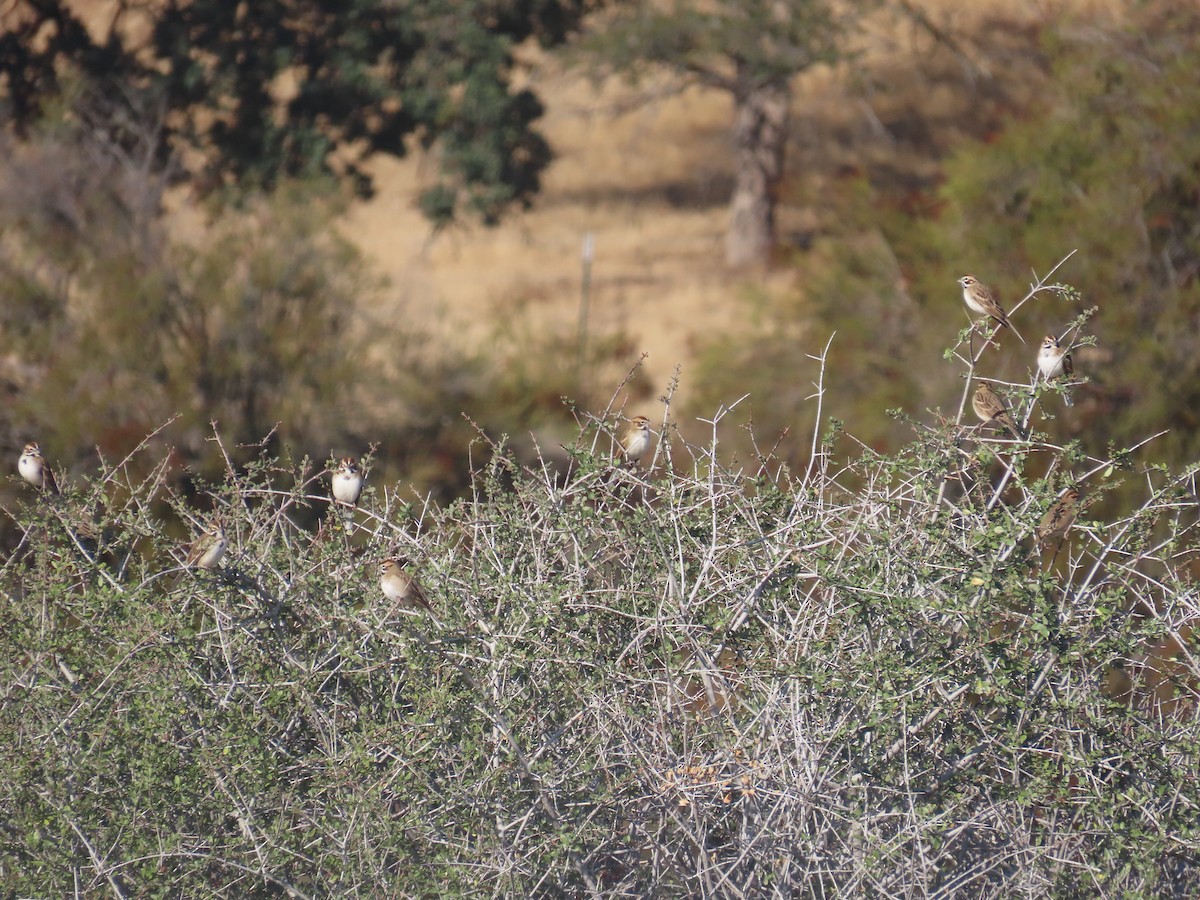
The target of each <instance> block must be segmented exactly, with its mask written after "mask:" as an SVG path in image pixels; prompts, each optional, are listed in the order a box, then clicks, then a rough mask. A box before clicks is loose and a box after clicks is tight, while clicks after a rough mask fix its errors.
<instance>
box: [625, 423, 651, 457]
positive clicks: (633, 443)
mask: <svg viewBox="0 0 1200 900" xmlns="http://www.w3.org/2000/svg"><path fill="white" fill-rule="evenodd" d="M649 449H650V420H649V419H647V418H646V417H645V416H634V417H633V418H632V419H630V420H629V425H627V426H626V428H625V430H624V431H623V432H622V433H621V451H620V452H621V455H622V456H624V457H625V459H627V460H629V461H630V462H631V463H633V464H635V465H636V464H637V463H639V462H641V460H642V457H643V456H645V455H646V451H648V450H649Z"/></svg>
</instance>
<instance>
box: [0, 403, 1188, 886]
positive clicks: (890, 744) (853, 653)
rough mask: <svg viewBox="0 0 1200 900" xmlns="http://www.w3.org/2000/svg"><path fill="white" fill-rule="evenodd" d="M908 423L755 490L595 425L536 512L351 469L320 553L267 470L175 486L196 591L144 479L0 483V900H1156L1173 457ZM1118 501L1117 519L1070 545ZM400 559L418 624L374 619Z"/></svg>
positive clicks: (1181, 543)
mask: <svg viewBox="0 0 1200 900" xmlns="http://www.w3.org/2000/svg"><path fill="white" fill-rule="evenodd" d="M1043 401H1044V402H1047V403H1052V402H1056V398H1055V397H1054V395H1053V393H1052V392H1049V391H1047V392H1045V393H1044V396H1043ZM669 411H670V410H669V407H668V410H667V413H668V415H669ZM664 418H666V416H664ZM718 419H719V417H718ZM912 427H913V428H914V429H915V430H914V432H913V433H914V434H915V439H914V440H913V441H912V442H911V443H910V445H909V446H907V447H906V448H905V449H904V450H903V451H901V452H898V453H896V454H894V455H880V454H876V453H874V452H871V451H866V450H864V451H862V452H861V453H859V454H858V455H857V456H856V458H854V459H853V460H852V461H851V462H850V463H849V465H848V466H846V467H845V468H839V467H838V466H836V465H835V464H834V462H833V458H832V456H831V454H830V452H829V448H830V446H831V444H832V441H833V439H834V437H835V435H834V434H833V433H828V434H824V435H821V436H820V437H821V440H820V441H819V442H817V443H816V444H815V445H814V448H813V449H814V453H813V456H812V461H811V464H809V465H808V467H807V468H806V469H805V470H804V471H803V472H791V471H789V470H788V469H787V468H786V467H784V466H781V465H779V464H778V463H777V462H776V461H775V460H773V459H772V458H770V456H769V455H767V454H764V458H763V459H762V460H761V463H760V464H757V465H756V466H755V467H752V468H751V469H750V470H744V471H743V470H738V471H732V470H730V469H728V468H726V467H725V466H724V465H723V464H722V463H721V462H720V459H719V454H718V448H719V441H720V440H721V439H722V437H723V435H724V432H725V428H726V426H725V425H724V424H723V422H721V421H717V422H716V423H715V424H714V425H713V426H712V429H713V431H712V435H713V436H712V441H711V443H709V444H708V445H705V446H693V445H689V444H686V443H684V442H683V441H681V440H680V439H679V438H677V437H674V436H673V429H672V428H671V427H670V426H669V424H668V425H667V426H666V427H664V428H663V429H662V433H663V435H664V436H665V440H664V441H663V442H662V443H661V444H660V445H659V447H658V452H657V456H656V459H655V462H654V464H653V466H652V467H650V468H648V469H647V470H645V471H642V470H634V469H629V468H619V469H614V468H613V466H612V465H611V463H610V462H609V460H610V454H609V448H610V440H609V438H608V436H607V431H606V430H605V429H604V428H597V427H596V426H595V425H594V424H593V425H591V426H589V427H588V429H587V430H585V432H584V433H583V434H581V436H580V439H579V440H578V441H577V442H576V444H575V445H574V447H573V448H572V449H571V453H572V456H573V458H574V464H575V469H574V472H573V475H572V477H571V479H570V480H569V482H567V483H566V484H565V485H564V484H562V483H561V482H560V481H559V480H557V479H556V478H555V476H554V474H553V473H552V472H551V471H550V470H549V469H544V468H541V467H539V466H537V465H534V466H531V467H528V468H523V467H522V466H521V465H519V464H518V463H517V462H516V461H515V460H514V459H513V457H512V456H511V455H510V454H508V453H507V451H506V450H505V449H504V448H487V449H489V451H490V450H493V449H494V450H495V451H496V452H488V453H484V454H480V456H481V457H486V458H487V459H488V460H489V461H488V462H487V463H486V464H485V465H482V466H479V467H477V469H476V470H475V471H474V472H473V473H472V487H471V493H470V495H469V496H468V497H467V498H466V499H463V500H460V501H457V502H454V503H451V504H449V505H446V506H436V505H433V504H429V503H423V502H421V501H420V500H419V499H418V498H416V497H415V496H409V495H406V494H405V493H404V492H403V491H400V490H399V489H397V488H395V487H392V486H390V485H387V484H384V483H375V484H374V485H373V486H371V487H370V488H369V490H368V492H367V494H366V495H365V496H364V498H363V500H362V504H361V505H362V509H361V510H360V512H359V513H358V516H357V521H356V525H355V527H354V528H353V529H352V530H350V531H346V530H343V529H342V528H341V527H339V526H338V525H335V524H334V523H335V520H337V518H338V517H336V516H331V517H329V518H328V519H326V521H325V522H324V524H323V525H322V526H321V528H320V529H319V530H317V531H315V532H314V531H309V530H303V529H300V528H298V527H296V525H295V522H296V521H302V520H304V519H305V516H304V515H303V514H302V513H303V511H304V509H305V508H317V509H321V508H322V507H323V505H324V502H325V501H324V499H323V498H324V495H325V491H326V482H325V481H324V480H323V475H322V473H321V472H319V471H317V470H316V469H314V467H313V466H312V465H310V464H308V463H306V462H304V461H301V462H299V463H295V464H291V463H287V462H284V461H280V460H276V459H273V458H270V457H264V458H263V459H262V460H260V461H259V462H258V463H257V464H255V465H254V466H252V467H250V468H249V470H247V471H244V472H243V471H236V470H233V469H230V470H229V471H228V472H227V473H226V475H225V477H224V478H223V479H220V480H218V481H217V482H216V483H213V484H211V485H209V486H207V488H206V493H207V495H208V497H207V499H208V501H209V502H210V503H211V505H212V506H213V507H214V509H215V510H216V515H218V516H219V517H220V519H221V520H222V521H223V523H224V528H225V530H226V532H227V533H228V535H229V536H230V538H231V541H232V548H231V550H230V552H229V554H228V556H227V558H226V562H225V564H224V566H223V568H222V569H220V570H218V571H215V572H204V571H181V570H180V568H179V565H180V561H181V559H182V551H181V550H180V549H179V548H177V547H176V546H174V544H173V542H172V541H171V540H169V539H168V538H167V537H166V535H165V534H164V529H163V527H162V525H161V524H160V522H159V520H158V519H156V518H155V517H154V515H153V514H152V509H153V504H152V502H151V501H152V499H153V498H155V497H156V496H158V497H159V499H160V500H164V499H165V500H166V501H167V502H169V503H170V504H171V505H173V506H174V507H175V509H176V510H177V512H178V514H179V515H180V516H182V517H185V518H187V517H191V518H192V519H193V520H196V514H195V513H194V511H192V510H189V509H187V508H185V506H184V504H183V501H182V500H181V499H180V498H178V497H175V496H173V495H172V494H171V492H170V489H169V483H167V482H166V480H165V477H164V475H163V473H164V472H165V471H166V468H167V467H166V466H165V465H153V464H152V463H153V462H154V461H153V460H141V461H140V464H138V465H134V464H133V463H134V461H131V462H130V463H127V464H122V465H113V466H109V467H106V468H104V469H102V470H101V471H99V472H97V473H96V474H95V475H94V476H93V477H92V478H91V479H89V480H87V481H79V482H77V483H75V484H74V485H73V486H70V485H69V486H68V489H67V490H66V492H65V493H64V494H63V495H62V496H61V497H56V496H51V495H35V494H34V492H33V491H32V490H31V489H30V490H27V491H26V492H25V496H24V498H23V500H22V501H21V502H20V503H19V504H17V505H16V506H14V507H13V508H12V509H11V510H10V511H9V515H10V516H11V517H12V519H13V521H14V523H15V525H16V527H17V528H19V530H20V533H21V535H22V538H21V541H20V544H19V546H18V547H17V548H16V550H15V551H14V552H13V553H12V554H10V555H9V557H8V558H7V559H6V560H5V562H4V565H3V568H2V569H0V591H2V597H0V602H2V603H3V605H4V620H5V628H4V629H3V630H2V631H0V640H2V641H3V642H4V646H3V651H2V653H0V659H2V660H3V676H2V677H0V684H2V685H3V694H2V698H3V699H2V701H0V773H2V777H0V785H3V787H2V788H0V818H2V820H3V826H4V827H3V831H2V833H0V886H2V887H3V891H4V893H5V894H6V895H13V896H67V895H71V894H75V893H84V894H89V893H97V894H99V893H111V894H112V895H114V896H135V895H136V896H164V897H165V896H181V895H186V896H196V895H212V896H222V897H268V896H282V895H285V894H286V895H289V896H298V897H300V896H307V897H315V896H327V895H330V894H337V895H340V896H379V895H381V894H389V895H396V896H416V895H421V896H437V895H442V896H449V895H462V894H468V893H485V894H504V895H509V896H552V895H562V894H567V895H572V894H582V893H585V892H591V891H597V892H601V893H605V894H611V895H627V896H646V895H651V894H656V893H657V894H670V895H679V894H694V895H707V896H768V895H778V896H830V895H845V894H873V895H874V894H878V895H886V896H899V895H937V896H963V897H968V896H969V897H979V896H1011V895H1013V894H1016V893H1023V894H1028V895H1066V896H1082V895H1094V894H1096V893H1101V894H1104V895H1107V896H1114V895H1120V894H1124V895H1126V896H1150V895H1163V894H1169V893H1173V894H1175V895H1194V894H1195V893H1196V892H1197V890H1200V852H1198V851H1200V847H1198V841H1200V825H1198V824H1197V822H1198V820H1197V818H1196V815H1195V810H1196V808H1197V804H1198V803H1200V786H1198V785H1197V780H1196V775H1195V773H1196V771H1197V770H1198V768H1200V743H1198V740H1197V738H1198V737H1200V734H1198V732H1197V723H1196V717H1195V710H1196V706H1195V697H1196V695H1195V687H1196V676H1197V675H1200V672H1198V671H1197V668H1196V665H1195V658H1194V655H1193V653H1194V651H1193V649H1192V648H1193V647H1194V643H1193V642H1191V640H1190V636H1191V627H1192V623H1193V621H1194V619H1195V616H1196V613H1197V609H1196V598H1195V592H1194V589H1193V586H1192V584H1193V583H1192V575H1191V570H1190V567H1191V565H1192V560H1193V558H1194V555H1195V544H1196V514H1195V509H1196V495H1195V483H1194V471H1195V470H1194V468H1193V469H1191V470H1189V471H1188V472H1186V473H1184V474H1181V475H1172V474H1170V473H1168V472H1166V471H1163V470H1157V469H1148V470H1141V471H1131V466H1132V464H1131V463H1129V461H1128V459H1129V458H1128V455H1127V454H1110V455H1107V456H1105V457H1100V458H1097V457H1089V456H1087V455H1085V454H1084V453H1083V452H1082V451H1081V450H1080V449H1079V448H1078V447H1075V446H1070V447H1056V446H1054V445H1053V444H1049V443H1046V442H1043V441H1042V440H1040V438H1038V437H1037V436H1036V435H1035V438H1034V439H1033V440H1032V441H1030V442H1028V443H1024V442H1022V443H1013V442H1004V441H1003V440H1001V439H998V438H994V437H992V435H991V434H990V433H988V432H981V431H979V430H976V429H975V428H973V427H966V426H964V425H962V424H959V423H957V422H954V421H947V422H945V423H942V424H939V425H936V426H934V427H929V426H924V425H914V426H912ZM142 452H143V453H144V452H149V451H145V450H144V451H142ZM134 469H136V470H137V471H150V472H151V473H153V474H151V475H150V476H149V477H146V478H142V479H140V480H137V479H135V478H134V477H133V476H132V475H131V474H130V473H131V472H132V471H133V470H134ZM1035 472H1036V473H1037V474H1034V473H1035ZM1043 473H1048V474H1044V475H1043ZM1124 478H1128V479H1129V480H1130V482H1131V483H1137V484H1139V485H1140V486H1141V487H1140V490H1141V493H1142V500H1141V502H1140V503H1139V504H1138V505H1137V506H1136V507H1135V508H1132V509H1128V510H1126V511H1125V512H1124V513H1123V514H1121V515H1118V516H1112V517H1110V521H1107V522H1103V521H1096V520H1095V517H1094V514H1093V511H1092V508H1088V507H1087V505H1086V503H1087V502H1090V500H1094V499H1096V498H1099V497H1100V496H1102V495H1103V494H1105V492H1107V491H1108V490H1110V487H1111V486H1113V485H1115V484H1117V483H1119V482H1120V481H1121V480H1122V479H1124ZM1068 484H1079V485H1080V486H1081V487H1082V489H1083V491H1084V496H1085V509H1084V511H1083V513H1082V514H1081V515H1080V517H1079V519H1078V520H1077V522H1076V525H1075V527H1074V528H1073V529H1072V530H1071V531H1070V532H1069V533H1068V534H1067V536H1066V539H1065V541H1063V543H1062V545H1061V546H1060V547H1055V546H1048V547H1046V548H1045V549H1044V550H1043V551H1041V552H1039V551H1038V550H1037V549H1036V548H1035V547H1034V545H1033V538H1032V533H1033V531H1034V528H1035V526H1036V525H1037V523H1038V522H1039V520H1040V519H1041V517H1042V514H1043V512H1044V511H1045V510H1046V508H1047V507H1048V506H1049V505H1050V503H1051V502H1052V500H1053V498H1054V497H1055V495H1056V494H1057V493H1058V492H1059V491H1060V490H1061V488H1063V487H1065V486H1066V485H1068ZM397 550H398V551H399V552H400V553H402V554H403V555H406V556H408V557H409V558H410V560H411V564H412V566H413V568H414V569H415V570H416V571H418V572H419V574H420V577H421V578H422V579H423V581H424V583H425V586H426V589H427V591H428V594H429V596H430V599H431V601H432V604H433V606H434V609H435V613H436V616H427V615H421V614H414V613H407V612H403V611H395V610H390V609H389V608H388V606H387V604H385V602H384V600H383V596H382V594H381V593H380V591H379V589H378V581H377V577H378V576H377V563H378V561H379V560H380V559H381V558H382V557H384V556H385V555H388V554H389V553H391V552H395V551H397Z"/></svg>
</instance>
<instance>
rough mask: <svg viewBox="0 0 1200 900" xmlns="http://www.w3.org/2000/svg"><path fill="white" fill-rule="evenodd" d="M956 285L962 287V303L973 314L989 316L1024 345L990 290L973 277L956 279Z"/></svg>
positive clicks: (1022, 339) (1019, 334) (1023, 339)
mask: <svg viewBox="0 0 1200 900" xmlns="http://www.w3.org/2000/svg"><path fill="white" fill-rule="evenodd" d="M958 283H959V284H961V285H962V289H963V290H962V296H963V302H964V303H966V304H967V307H968V308H969V309H971V310H972V311H973V312H977V313H979V314H980V315H981V316H989V317H990V318H992V319H994V320H995V321H996V323H997V324H998V325H1000V327H1001V328H1007V329H1008V330H1009V331H1011V332H1012V333H1013V334H1015V335H1016V336H1017V337H1018V338H1020V341H1021V343H1022V344H1023V343H1025V338H1023V337H1021V333H1020V332H1019V331H1017V329H1015V328H1013V327H1012V323H1011V322H1009V321H1008V316H1007V315H1005V313H1004V308H1003V307H1002V306H1001V305H1000V301H999V300H997V299H996V295H995V294H993V293H992V289H991V288H989V287H988V286H987V285H986V284H984V283H983V282H982V281H980V280H979V279H978V278H976V277H975V276H974V275H964V276H963V277H962V278H960V279H958Z"/></svg>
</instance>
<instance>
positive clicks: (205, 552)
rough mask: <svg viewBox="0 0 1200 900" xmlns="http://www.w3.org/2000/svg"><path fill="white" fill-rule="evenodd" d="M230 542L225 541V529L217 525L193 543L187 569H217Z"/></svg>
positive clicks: (186, 565) (188, 556)
mask: <svg viewBox="0 0 1200 900" xmlns="http://www.w3.org/2000/svg"><path fill="white" fill-rule="evenodd" d="M228 546H229V542H228V541H227V540H226V539H225V529H224V528H222V527H221V526H220V524H215V525H213V526H212V527H211V528H209V530H208V531H206V532H205V533H204V534H202V535H200V537H198V538H196V540H195V541H193V542H192V546H191V548H190V549H189V550H188V555H187V562H185V563H184V564H183V565H184V568H185V569H215V568H216V567H217V566H218V565H219V564H220V562H221V557H222V556H224V555H225V549H226V548H227V547H228Z"/></svg>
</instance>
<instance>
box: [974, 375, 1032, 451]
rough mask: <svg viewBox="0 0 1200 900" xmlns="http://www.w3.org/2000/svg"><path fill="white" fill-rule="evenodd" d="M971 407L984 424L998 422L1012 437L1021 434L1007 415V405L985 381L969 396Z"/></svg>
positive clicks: (1017, 436)
mask: <svg viewBox="0 0 1200 900" xmlns="http://www.w3.org/2000/svg"><path fill="white" fill-rule="evenodd" d="M971 408H972V409H974V410H975V415H977V416H979V418H980V419H982V420H983V421H984V423H985V424H988V425H992V424H999V425H1002V426H1004V428H1006V429H1007V430H1008V432H1009V433H1010V434H1011V435H1012V436H1013V437H1015V438H1020V437H1021V436H1022V435H1021V429H1019V428H1018V427H1017V423H1016V422H1014V421H1013V418H1012V416H1011V415H1009V412H1008V407H1007V406H1005V405H1004V400H1003V399H1001V397H1000V395H999V394H997V393H996V392H995V391H993V390H992V386H991V385H990V384H988V383H987V382H986V381H985V382H984V383H983V384H981V385H979V389H978V390H976V391H975V396H974V397H972V398H971Z"/></svg>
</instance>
